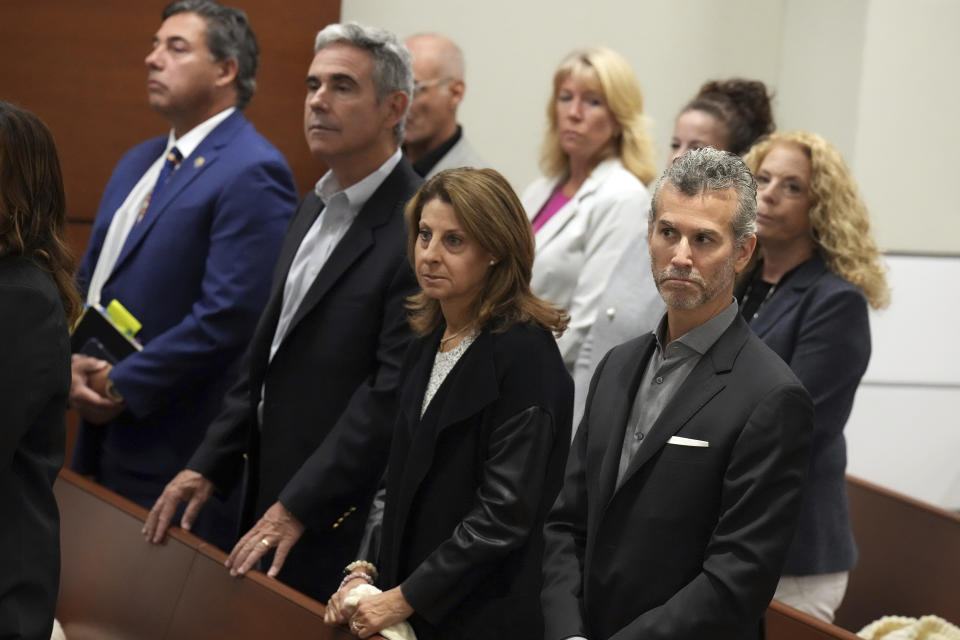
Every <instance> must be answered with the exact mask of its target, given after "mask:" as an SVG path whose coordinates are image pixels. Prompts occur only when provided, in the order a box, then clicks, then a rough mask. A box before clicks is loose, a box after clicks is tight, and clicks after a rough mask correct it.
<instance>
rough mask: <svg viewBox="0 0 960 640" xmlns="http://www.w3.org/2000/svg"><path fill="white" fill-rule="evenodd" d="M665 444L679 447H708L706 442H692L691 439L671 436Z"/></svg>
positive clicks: (708, 444)
mask: <svg viewBox="0 0 960 640" xmlns="http://www.w3.org/2000/svg"><path fill="white" fill-rule="evenodd" d="M667 444H678V445H680V446H681V447H709V446H710V443H709V442H707V441H706V440H694V439H693V438H682V437H680V436H672V437H671V438H670V439H669V440H667Z"/></svg>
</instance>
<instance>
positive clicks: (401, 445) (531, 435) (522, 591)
mask: <svg viewBox="0 0 960 640" xmlns="http://www.w3.org/2000/svg"><path fill="white" fill-rule="evenodd" d="M442 333H443V328H442V327H441V328H440V329H438V331H437V332H436V333H434V334H433V335H432V336H430V337H429V338H426V339H423V340H419V341H417V342H416V343H415V345H414V346H413V347H412V348H411V354H410V355H409V357H408V360H407V362H408V363H409V366H408V367H405V368H404V371H405V382H404V385H403V391H402V395H401V399H400V405H399V414H398V420H397V423H396V427H395V432H394V437H393V443H392V449H391V452H390V466H389V471H388V475H387V496H386V509H385V512H384V519H383V531H382V547H381V553H380V559H379V564H378V567H379V568H380V571H381V582H382V585H383V586H384V588H389V587H393V586H395V585H397V584H401V585H402V587H401V588H402V591H403V594H404V597H405V598H406V599H407V601H408V602H409V603H410V605H411V606H412V607H413V608H414V610H415V611H416V613H415V615H414V616H413V617H412V618H411V623H412V624H413V626H414V629H415V631H416V632H417V638H418V639H419V640H431V639H433V638H450V639H451V640H452V639H454V638H456V639H457V640H466V639H470V638H477V639H480V638H484V639H487V638H500V639H501V640H505V639H506V638H518V639H520V638H522V639H524V640H529V639H532V638H542V637H543V628H542V625H541V616H540V611H539V609H540V606H539V595H540V587H541V559H542V555H543V536H542V530H543V522H544V519H545V517H546V514H547V511H548V510H549V509H550V506H551V505H552V504H553V500H554V498H555V497H556V495H557V491H559V489H560V483H561V481H562V479H563V465H564V461H565V460H566V454H567V449H568V447H569V443H570V422H571V415H572V410H573V409H572V405H573V382H572V380H571V379H570V375H569V374H568V373H567V370H566V368H565V367H564V364H563V360H562V358H561V357H560V351H559V349H558V348H557V343H556V340H555V339H554V338H553V336H552V335H550V333H549V332H548V331H547V330H546V329H544V328H542V327H539V326H532V325H514V326H512V327H510V328H509V329H507V330H506V331H505V332H502V333H489V332H487V331H484V332H482V333H481V334H480V335H479V336H478V337H477V339H476V341H475V342H474V343H473V344H472V345H470V347H469V349H468V350H467V351H466V352H465V353H464V354H463V356H461V358H460V360H459V361H458V362H457V364H456V366H455V367H454V368H453V370H452V371H451V372H450V373H449V374H448V375H447V378H446V379H445V380H444V382H443V384H442V385H441V387H440V388H439V389H438V390H437V393H436V394H435V395H434V396H433V399H432V400H431V402H430V404H429V406H428V407H427V411H426V413H424V415H423V417H422V418H421V416H420V409H421V406H422V404H423V398H424V391H425V389H426V387H427V382H428V380H429V378H430V372H431V370H432V369H433V363H434V356H435V354H436V352H437V347H438V346H439V341H440V336H441V335H442Z"/></svg>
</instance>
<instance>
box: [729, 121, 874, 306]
mask: <svg viewBox="0 0 960 640" xmlns="http://www.w3.org/2000/svg"><path fill="white" fill-rule="evenodd" d="M782 144H793V145H796V146H798V147H800V148H801V149H803V151H804V153H806V154H807V157H808V158H810V175H811V180H810V190H811V192H812V194H813V206H812V207H811V208H810V212H809V215H810V225H811V227H812V228H813V241H814V245H815V246H816V247H817V248H818V249H819V251H820V254H821V255H822V256H823V259H824V262H826V264H827V267H829V268H830V270H831V271H833V272H834V273H836V274H837V275H838V276H840V277H841V278H843V279H844V280H847V281H848V282H851V283H853V284H855V285H856V286H858V287H860V289H861V290H862V291H863V294H864V295H865V296H866V297H867V301H868V302H869V303H870V306H871V307H873V308H874V309H881V308H883V307H885V306H887V304H889V302H890V289H889V287H888V286H887V279H886V275H885V274H886V267H885V266H884V264H883V257H882V254H881V253H880V249H878V248H877V243H876V241H875V240H874V239H873V235H872V234H871V233H870V216H869V214H868V213H867V205H866V203H864V201H863V198H862V197H861V196H860V192H859V190H858V189H857V185H856V182H854V180H853V176H852V175H851V174H850V169H848V168H847V164H846V163H845V162H844V161H843V157H842V156H841V155H840V152H839V151H837V148H836V147H834V146H833V145H832V144H830V143H829V142H827V141H826V140H825V139H824V138H823V137H821V136H819V135H817V134H815V133H809V132H807V131H789V132H785V131H777V132H775V133H773V134H771V135H770V136H769V137H767V138H765V139H763V140H761V141H760V142H758V143H757V144H756V145H755V146H754V147H753V148H752V149H751V150H750V152H749V153H747V155H746V156H745V157H744V162H746V163H747V166H748V167H750V170H751V171H753V172H754V173H756V171H757V169H759V168H760V165H761V163H762V162H763V159H764V158H765V157H766V155H767V154H768V153H769V152H770V150H771V149H773V148H774V147H775V146H777V145H782Z"/></svg>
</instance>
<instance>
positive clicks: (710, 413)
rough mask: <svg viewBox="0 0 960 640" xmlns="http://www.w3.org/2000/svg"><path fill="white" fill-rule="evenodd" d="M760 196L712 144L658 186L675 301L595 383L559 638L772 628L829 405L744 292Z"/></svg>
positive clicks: (559, 511)
mask: <svg viewBox="0 0 960 640" xmlns="http://www.w3.org/2000/svg"><path fill="white" fill-rule="evenodd" d="M756 207H757V201H756V183H755V182H754V180H753V176H752V175H751V174H750V171H749V170H748V169H747V167H746V166H745V165H744V164H743V162H742V161H741V160H740V159H739V158H738V157H737V156H735V155H733V154H730V153H725V152H721V151H717V150H715V149H712V148H705V149H700V150H697V151H691V152H688V153H686V154H684V155H683V156H681V157H680V158H678V159H677V160H676V161H675V162H674V163H673V164H672V165H671V166H670V167H669V168H668V169H667V170H666V171H665V173H664V175H663V176H661V178H660V180H659V181H658V182H657V184H656V187H655V189H654V192H653V201H652V205H651V210H650V217H649V223H648V236H647V237H648V242H649V249H650V258H651V264H652V268H653V274H654V280H655V281H656V284H657V289H658V290H659V291H660V295H661V296H662V297H663V300H664V302H665V303H666V306H667V312H666V314H665V315H664V316H663V318H662V320H661V321H660V324H659V326H658V328H657V329H656V331H655V332H654V333H652V334H648V335H645V336H641V337H639V338H636V339H634V340H632V341H630V342H627V343H625V344H622V345H620V346H618V347H616V348H614V349H613V350H611V351H610V353H608V354H607V356H606V357H605V358H604V359H603V361H602V362H601V363H600V365H599V366H598V367H597V370H596V373H595V374H594V376H593V379H592V381H591V384H590V390H589V394H588V397H587V404H586V409H585V412H584V417H583V421H582V422H581V424H580V428H579V430H578V432H577V436H576V438H575V439H574V441H573V446H572V447H571V449H570V458H569V460H568V463H567V471H566V477H565V480H564V485H563V489H562V490H561V493H560V496H559V498H558V499H557V502H556V504H555V505H554V508H553V511H552V512H551V514H550V516H549V518H548V520H547V524H546V527H545V537H546V551H545V557H544V586H543V592H542V603H543V613H544V618H545V622H546V634H545V638H546V639H547V640H563V639H566V638H589V639H590V640H601V639H605V638H613V637H615V638H639V637H643V638H676V639H681V638H714V639H717V638H760V637H762V636H763V613H764V610H765V609H766V607H767V605H768V604H769V602H770V599H771V597H772V596H773V592H774V589H775V587H776V585H777V579H778V578H779V574H780V569H781V567H782V564H783V561H784V558H785V556H786V551H787V547H788V545H789V543H790V539H791V536H792V535H793V529H794V526H795V524H796V513H797V509H798V507H799V504H800V494H801V490H802V487H803V483H804V481H805V478H806V474H807V467H808V463H809V452H810V438H811V432H812V427H813V410H812V405H811V402H810V398H809V395H808V394H807V392H806V391H805V390H804V389H803V387H802V386H801V385H800V383H799V381H797V379H796V377H794V375H793V374H792V373H791V371H790V369H789V368H788V367H787V366H786V365H785V364H784V363H783V362H782V361H781V360H780V358H779V357H777V355H776V354H774V353H773V352H772V351H771V350H770V349H768V348H767V347H766V346H765V345H764V344H763V343H762V342H761V341H760V340H759V339H757V338H756V337H755V336H754V335H753V333H752V332H751V331H750V329H749V328H748V327H747V325H746V323H745V322H744V321H743V320H742V318H741V317H740V315H739V314H738V313H737V303H736V301H735V300H734V299H733V285H734V279H735V277H736V274H737V273H739V272H740V271H742V270H743V269H744V268H745V267H746V265H747V263H748V262H749V261H750V257H751V255H752V253H753V250H754V247H755V246H756V235H755V229H756Z"/></svg>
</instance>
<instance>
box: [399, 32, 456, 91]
mask: <svg viewBox="0 0 960 640" xmlns="http://www.w3.org/2000/svg"><path fill="white" fill-rule="evenodd" d="M406 45H407V48H408V49H410V53H412V54H413V61H414V66H416V64H417V60H420V61H421V62H422V64H423V66H424V71H425V72H427V71H429V72H432V73H436V74H437V76H438V77H440V76H447V77H450V78H453V79H455V80H463V73H464V68H463V52H462V51H460V47H458V46H457V43H455V42H454V41H453V40H451V39H450V38H448V37H446V36H442V35H440V34H439V33H418V34H416V35H413V36H410V37H409V38H407V41H406ZM414 73H416V70H414ZM417 80H421V79H420V78H419V77H417Z"/></svg>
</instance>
